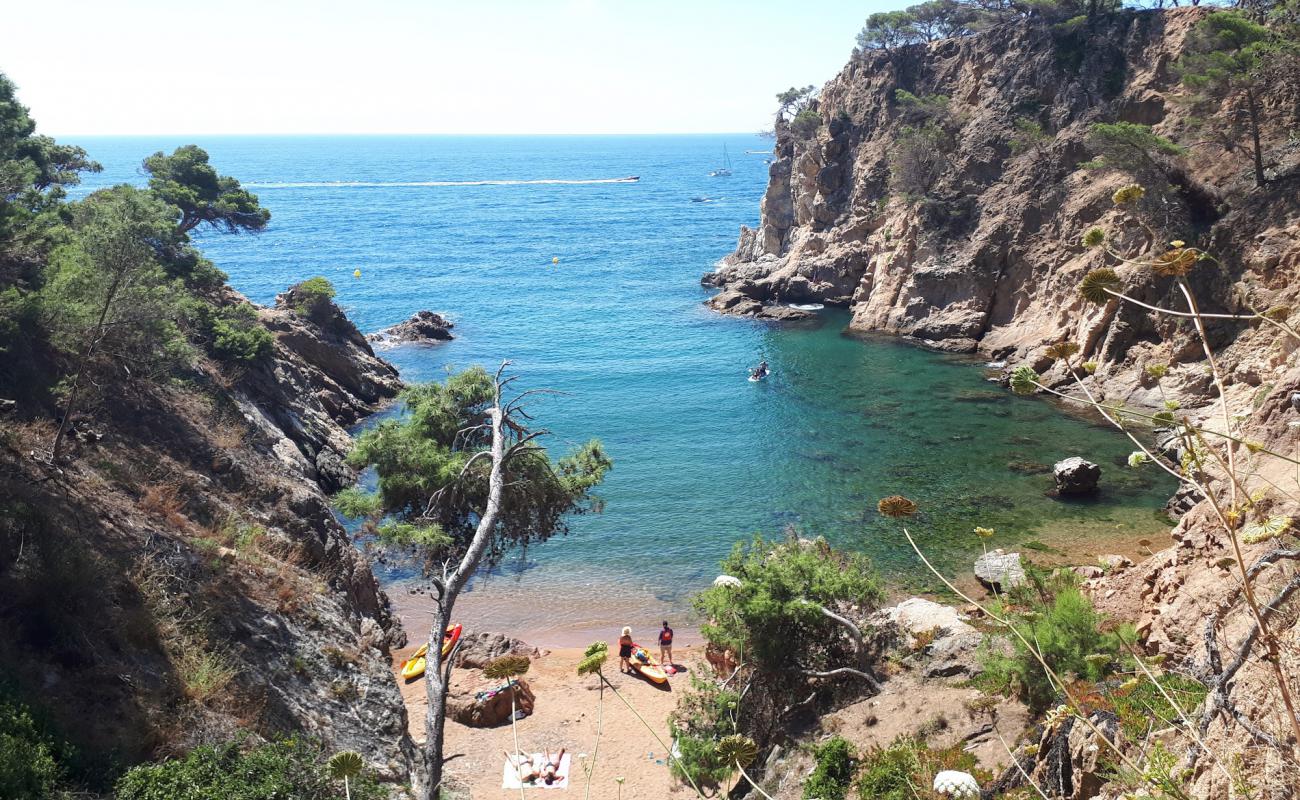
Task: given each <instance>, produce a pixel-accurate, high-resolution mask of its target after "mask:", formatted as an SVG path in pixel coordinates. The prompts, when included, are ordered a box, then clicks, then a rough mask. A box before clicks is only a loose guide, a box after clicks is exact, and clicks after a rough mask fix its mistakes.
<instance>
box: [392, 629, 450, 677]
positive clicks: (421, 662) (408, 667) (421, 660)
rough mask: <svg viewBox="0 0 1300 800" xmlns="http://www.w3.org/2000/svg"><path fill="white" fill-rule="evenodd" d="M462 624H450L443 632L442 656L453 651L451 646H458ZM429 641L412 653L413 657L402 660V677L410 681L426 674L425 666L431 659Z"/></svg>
mask: <svg viewBox="0 0 1300 800" xmlns="http://www.w3.org/2000/svg"><path fill="white" fill-rule="evenodd" d="M460 634H461V626H459V625H448V626H447V630H446V631H445V632H444V633H443V634H442V657H443V658H446V657H447V654H448V653H450V652H451V648H453V647H455V646H456V642H458V641H459V640H460ZM428 656H429V645H428V643H425V644H422V645H420V649H419V650H416V651H415V652H414V653H412V654H411V657H410V658H408V659H406V661H404V662H402V677H403V678H405V679H406V680H408V681H413V680H415V679H416V678H418V677H420V676H421V675H423V674H424V670H425V668H426V667H427V666H428V661H429V658H428Z"/></svg>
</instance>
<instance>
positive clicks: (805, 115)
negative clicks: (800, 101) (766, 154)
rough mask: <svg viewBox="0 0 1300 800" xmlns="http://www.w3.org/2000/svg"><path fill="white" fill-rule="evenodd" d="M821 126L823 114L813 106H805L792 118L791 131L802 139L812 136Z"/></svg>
mask: <svg viewBox="0 0 1300 800" xmlns="http://www.w3.org/2000/svg"><path fill="white" fill-rule="evenodd" d="M821 126H822V115H821V114H818V113H817V112H816V111H813V110H812V109H811V108H805V109H804V110H803V111H800V112H799V113H798V114H795V116H794V119H792V120H790V132H791V133H793V134H794V135H795V136H798V137H799V138H800V139H808V138H811V137H812V135H813V134H815V133H816V132H817V129H818V128H820V127H821Z"/></svg>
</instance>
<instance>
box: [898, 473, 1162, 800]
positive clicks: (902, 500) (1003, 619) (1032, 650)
mask: <svg viewBox="0 0 1300 800" xmlns="http://www.w3.org/2000/svg"><path fill="white" fill-rule="evenodd" d="M876 509H877V510H878V511H879V512H880V513H881V514H882V515H884V516H887V517H890V518H893V519H897V520H899V522H900V529H901V530H902V533H903V536H904V537H905V538H906V539H907V542H908V544H909V545H911V547H912V550H913V551H914V552H915V553H916V555H917V557H919V558H920V559H921V563H922V564H924V565H925V567H926V569H928V570H929V571H930V572H931V573H932V574H933V575H934V576H935V577H937V578H938V579H939V580H940V581H941V582H942V583H943V584H944V585H945V586H947V587H948V590H949V591H951V592H952V593H953V594H955V595H956V596H958V597H960V598H961V599H962V600H964V601H966V602H967V603H969V604H971V605H973V606H975V607H976V608H978V609H979V610H980V611H981V612H982V613H983V614H984V615H985V616H986V617H987V618H988V619H990V620H992V621H993V622H994V623H996V624H997V625H998V626H1000V627H1002V628H1004V629H1006V631H1007V632H1008V633H1010V634H1011V635H1012V636H1014V637H1015V638H1016V639H1017V640H1019V642H1020V643H1021V644H1022V645H1023V646H1024V648H1025V650H1026V651H1027V652H1028V653H1029V654H1030V655H1031V656H1032V658H1033V659H1034V660H1035V661H1036V662H1037V663H1038V665H1039V667H1040V668H1041V669H1042V670H1043V673H1044V675H1046V676H1047V679H1048V681H1049V683H1050V684H1051V686H1052V687H1053V689H1055V691H1056V692H1057V693H1059V694H1060V695H1061V696H1062V697H1064V698H1065V703H1063V704H1061V705H1060V706H1058V707H1057V708H1056V709H1054V710H1053V711H1052V712H1050V713H1049V714H1048V724H1049V726H1050V725H1052V724H1054V723H1055V722H1056V721H1058V720H1059V719H1060V718H1062V717H1063V716H1071V717H1073V718H1075V719H1077V720H1078V721H1079V722H1080V723H1081V724H1083V725H1084V726H1085V727H1087V728H1088V729H1089V730H1090V731H1091V732H1092V734H1093V737H1094V739H1095V741H1096V743H1097V744H1098V746H1104V747H1106V748H1107V749H1109V750H1110V751H1111V753H1112V754H1113V755H1114V756H1115V757H1116V759H1117V760H1118V762H1119V764H1120V765H1121V768H1122V769H1124V770H1126V771H1127V773H1128V774H1136V775H1144V774H1146V773H1145V771H1144V770H1143V769H1142V767H1141V766H1139V764H1138V763H1137V762H1135V761H1134V760H1133V759H1132V758H1131V757H1130V756H1129V755H1128V754H1127V753H1126V752H1124V750H1123V749H1122V748H1121V747H1120V746H1119V744H1118V743H1117V742H1114V741H1112V740H1111V739H1110V738H1108V737H1107V736H1106V735H1105V733H1104V732H1103V731H1102V730H1101V729H1100V728H1098V727H1097V725H1096V724H1095V723H1094V722H1093V721H1092V720H1091V719H1090V718H1089V715H1088V714H1087V713H1086V712H1084V711H1083V710H1082V709H1083V708H1084V707H1085V704H1084V703H1083V702H1081V700H1082V698H1080V697H1079V695H1078V693H1077V691H1076V690H1075V689H1074V688H1072V681H1068V680H1066V679H1064V678H1063V677H1062V676H1061V675H1059V674H1058V673H1057V671H1056V670H1055V669H1054V668H1053V667H1052V665H1051V664H1049V663H1048V661H1047V659H1046V657H1045V656H1044V655H1043V653H1042V650H1041V648H1040V647H1039V646H1038V643H1037V642H1035V641H1031V640H1030V639H1029V638H1028V636H1027V635H1026V633H1025V631H1023V630H1022V629H1021V626H1019V625H1017V624H1016V623H1015V622H1014V621H1013V620H1012V619H1011V618H1010V617H1009V616H1006V615H1004V614H1002V613H999V612H998V611H995V610H994V609H993V608H992V607H990V606H988V605H986V604H983V603H980V602H979V601H978V600H975V599H974V598H972V597H970V596H969V595H967V594H966V593H964V592H962V591H961V590H960V589H958V588H957V586H956V585H954V584H953V583H952V581H950V580H949V579H948V578H947V577H946V576H945V575H944V574H943V573H942V572H940V571H939V570H938V569H937V568H935V566H934V565H933V564H932V563H930V560H929V559H928V558H926V556H925V553H923V552H922V551H921V548H920V547H919V546H918V545H917V544H916V540H915V539H913V538H912V534H911V532H910V531H909V530H908V529H907V525H905V524H901V523H902V521H903V520H905V519H907V518H909V517H912V516H913V515H915V514H916V512H917V510H918V508H917V505H916V503H915V502H913V501H912V500H909V499H908V498H906V497H902V496H901V495H894V496H891V497H886V498H884V499H882V500H880V501H879V502H878V503H877V504H876ZM985 530H987V529H985ZM1031 783H1032V782H1031ZM1035 788H1037V787H1035ZM1150 788H1151V789H1154V790H1156V791H1158V792H1163V793H1165V794H1166V795H1167V796H1170V797H1175V798H1180V799H1181V800H1187V794H1186V793H1185V792H1183V791H1182V789H1181V788H1179V787H1177V786H1175V785H1172V784H1171V785H1165V784H1156V783H1154V782H1152V783H1151V785H1150Z"/></svg>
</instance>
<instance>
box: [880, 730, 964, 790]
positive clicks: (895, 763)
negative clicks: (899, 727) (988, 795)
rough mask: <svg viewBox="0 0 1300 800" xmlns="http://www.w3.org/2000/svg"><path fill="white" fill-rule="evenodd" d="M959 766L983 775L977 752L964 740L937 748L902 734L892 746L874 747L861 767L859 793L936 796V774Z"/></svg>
mask: <svg viewBox="0 0 1300 800" xmlns="http://www.w3.org/2000/svg"><path fill="white" fill-rule="evenodd" d="M947 769H955V770H961V771H962V772H969V773H971V774H974V775H975V777H976V779H979V778H981V777H983V774H982V773H980V771H979V770H978V769H976V767H975V756H973V755H971V754H970V753H968V752H966V751H965V750H963V749H962V748H961V745H960V744H956V745H953V746H952V747H948V748H944V749H941V750H936V749H932V748H930V747H929V746H928V745H927V744H926V743H925V742H924V741H921V740H919V739H915V738H912V737H908V736H900V737H899V738H897V739H895V740H894V741H893V742H891V743H890V745H889V747H886V748H884V749H883V750H882V749H879V748H877V749H875V750H872V751H871V752H870V753H867V754H866V755H865V756H863V758H862V762H861V765H860V768H859V770H858V774H859V778H858V795H859V797H861V798H862V800H917V798H927V797H931V796H933V795H932V793H931V792H930V787H931V786H933V785H934V776H935V775H937V774H938V773H940V772H942V771H943V770H947Z"/></svg>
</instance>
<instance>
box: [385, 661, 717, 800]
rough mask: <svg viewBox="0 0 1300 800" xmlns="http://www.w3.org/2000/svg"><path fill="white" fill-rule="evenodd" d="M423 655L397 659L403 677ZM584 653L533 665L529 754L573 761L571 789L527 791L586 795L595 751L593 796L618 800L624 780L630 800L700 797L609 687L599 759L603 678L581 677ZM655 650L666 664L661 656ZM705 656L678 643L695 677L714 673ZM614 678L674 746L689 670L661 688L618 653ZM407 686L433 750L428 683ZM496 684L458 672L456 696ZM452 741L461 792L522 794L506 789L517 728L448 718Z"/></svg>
mask: <svg viewBox="0 0 1300 800" xmlns="http://www.w3.org/2000/svg"><path fill="white" fill-rule="evenodd" d="M414 649H415V648H414V647H408V648H405V649H403V650H400V651H397V652H396V653H394V661H393V668H394V671H395V672H396V671H398V670H400V666H401V663H402V661H403V660H404V659H405V658H406V657H407V656H408V655H409V654H410V653H411V652H412V651H414ZM582 652H583V648H578V647H563V648H557V649H554V650H549V651H543V654H542V655H541V657H539V658H535V659H534V660H533V663H532V667H531V668H530V669H529V671H528V674H527V676H526V679H527V681H528V684H529V686H530V687H531V688H532V690H533V693H534V695H535V696H536V705H535V707H534V711H533V714H532V715H531V716H528V717H525V718H524V719H522V720H519V721H518V723H517V728H518V732H519V746H520V749H521V750H523V751H524V752H526V753H533V752H546V751H549V752H551V753H555V752H557V751H558V750H559V749H560V748H561V747H564V748H566V749H567V751H568V752H569V753H570V754H572V756H573V761H572V767H571V769H570V776H569V783H570V785H569V787H568V788H567V789H564V790H553V789H546V790H542V789H525V793H526V794H528V795H539V794H540V795H542V796H545V797H550V796H552V792H554V793H555V795H556V796H558V797H566V796H567V797H575V796H581V795H580V793H581V792H584V791H585V789H586V781H587V778H586V775H585V773H584V766H585V765H587V764H590V763H591V761H592V759H591V756H592V753H593V752H595V753H596V766H595V769H594V771H593V774H592V787H591V796H592V797H593V798H602V799H603V798H610V800H615V799H616V798H618V797H619V786H618V784H617V783H616V781H615V778H619V777H621V778H623V779H624V783H623V786H622V790H623V791H622V797H626V798H631V797H634V796H641V797H645V796H651V797H668V796H674V797H682V798H686V797H688V796H690V795H691V792H690V790H689V788H687V789H686V790H683V789H682V788H681V787H680V786H679V785H678V784H677V782H676V781H674V780H672V778H671V777H670V776H669V773H668V759H667V753H666V752H665V751H664V748H663V747H662V746H661V745H660V744H659V742H657V741H655V738H654V737H653V736H652V735H651V734H650V733H649V731H647V730H646V728H645V726H643V725H642V724H641V723H640V722H639V721H637V719H636V716H635V715H634V714H633V713H632V711H630V710H629V709H628V707H627V706H626V705H624V704H623V703H622V702H621V701H620V700H619V699H618V697H616V696H615V695H614V694H613V692H611V691H610V690H609V689H608V688H606V690H605V692H604V710H603V726H602V728H603V734H602V736H601V738H600V749H599V752H596V750H595V747H596V722H597V702H598V699H599V697H600V692H599V691H598V687H599V680H598V679H597V678H595V677H593V676H582V677H580V676H579V675H578V674H577V670H576V667H577V664H578V662H579V661H580V660H581V659H582ZM654 652H655V655H656V657H657V655H658V651H657V650H655V651H654ZM702 652H703V649H702V648H700V647H698V646H694V647H693V646H688V645H678V646H677V647H675V648H674V650H673V660H674V661H675V662H676V663H677V664H679V665H684V666H686V668H687V669H688V670H696V669H707V665H706V664H705V663H704V661H703V658H702V657H701V653H702ZM605 675H606V677H608V678H609V681H610V683H612V684H613V685H614V687H615V688H616V689H617V690H618V692H619V693H620V694H622V696H623V697H625V698H627V700H628V702H629V703H631V704H632V706H633V707H634V708H635V709H636V711H637V712H638V713H639V714H640V715H641V716H642V717H643V718H644V719H645V721H646V722H647V723H649V724H650V726H651V727H652V728H653V729H654V731H655V732H656V733H657V734H658V735H659V737H660V738H661V739H662V740H663V741H664V742H669V738H668V723H667V718H668V715H669V713H670V712H671V711H672V710H673V708H674V707H675V705H676V703H677V697H678V696H679V694H680V693H681V692H683V691H685V690H686V688H687V687H688V686H689V685H690V676H689V673H688V672H679V673H678V674H677V675H675V676H672V677H670V678H669V680H668V683H667V684H665V685H664V686H657V685H655V684H652V683H650V682H648V681H646V680H644V679H642V678H640V677H636V676H632V675H624V674H621V673H620V672H619V665H618V658H617V655H616V653H611V656H610V659H609V661H608V662H607V663H606V669H605ZM397 681H398V685H399V686H401V689H402V697H403V699H405V701H406V708H407V712H408V714H409V715H410V731H411V736H412V738H414V739H415V740H416V742H423V741H424V739H425V735H424V725H425V717H426V705H425V691H426V690H425V683H424V680H423V679H420V680H416V681H413V682H411V683H406V682H404V681H403V680H402V678H401V675H400V674H399V675H397ZM488 683H489V682H487V681H485V680H483V678H482V673H481V672H480V671H479V670H471V669H458V670H455V671H454V672H453V674H452V689H453V693H454V692H456V691H457V690H460V689H465V688H468V689H469V690H470V691H476V690H478V689H482V688H486V687H487V686H488ZM446 734H447V744H446V750H445V752H446V754H447V766H446V770H447V774H448V776H450V778H451V779H453V780H454V782H455V784H456V786H457V788H463V789H468V791H469V792H470V796H471V797H472V798H475V800H478V799H479V798H508V797H512V796H513V797H518V796H519V790H518V789H511V790H506V789H503V788H502V786H501V773H502V767H503V765H504V764H505V753H506V752H513V751H514V740H513V736H512V733H511V727H510V725H509V723H506V724H503V725H501V726H500V727H496V728H470V727H467V726H465V725H461V724H459V723H457V722H453V721H451V720H448V721H447V728H446ZM683 791H684V792H685V793H684V794H683V793H682V792H683Z"/></svg>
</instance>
